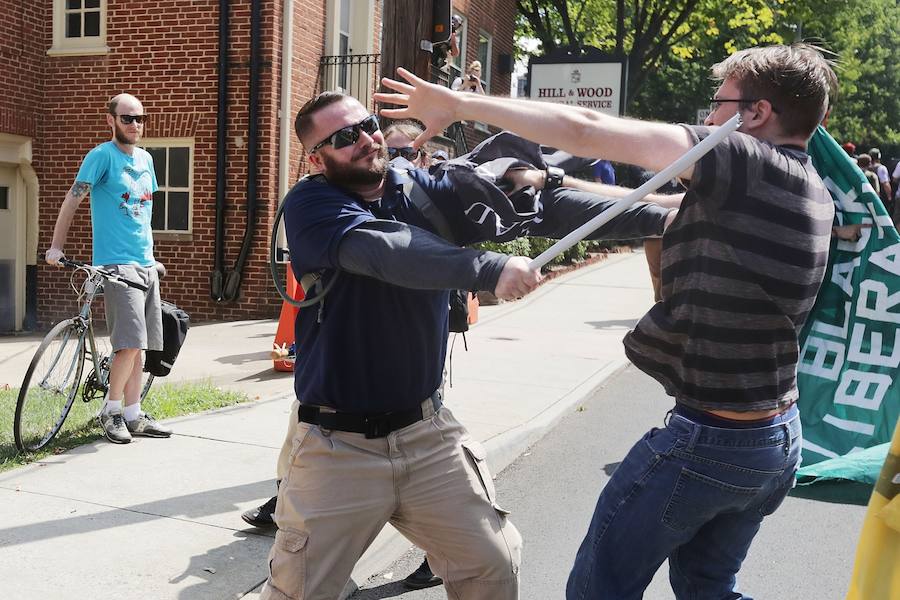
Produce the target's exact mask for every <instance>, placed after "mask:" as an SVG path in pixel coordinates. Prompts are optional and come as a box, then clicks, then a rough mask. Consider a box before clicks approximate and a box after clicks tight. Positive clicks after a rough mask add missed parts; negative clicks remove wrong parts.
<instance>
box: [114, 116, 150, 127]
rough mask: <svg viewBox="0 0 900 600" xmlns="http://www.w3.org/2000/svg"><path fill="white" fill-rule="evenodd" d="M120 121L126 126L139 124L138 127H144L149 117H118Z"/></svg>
mask: <svg viewBox="0 0 900 600" xmlns="http://www.w3.org/2000/svg"><path fill="white" fill-rule="evenodd" d="M117 116H118V117H119V120H120V121H122V123H124V124H125V125H131V124H132V123H137V124H138V125H143V124H144V121H145V120H146V119H147V115H117Z"/></svg>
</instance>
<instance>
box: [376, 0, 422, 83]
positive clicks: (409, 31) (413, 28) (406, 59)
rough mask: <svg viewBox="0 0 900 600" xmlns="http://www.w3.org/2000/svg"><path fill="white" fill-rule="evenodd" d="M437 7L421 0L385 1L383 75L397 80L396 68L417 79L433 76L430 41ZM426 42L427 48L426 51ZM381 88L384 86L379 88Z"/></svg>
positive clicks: (383, 17) (382, 43) (383, 16)
mask: <svg viewBox="0 0 900 600" xmlns="http://www.w3.org/2000/svg"><path fill="white" fill-rule="evenodd" d="M433 15H434V6H433V3H432V2H428V1H425V2H423V1H422V0H384V13H383V14H382V17H381V18H382V25H383V37H382V40H381V46H382V47H381V74H382V76H383V77H391V78H396V77H397V67H403V68H405V69H406V70H408V71H412V72H413V73H415V74H416V75H417V76H418V77H421V78H422V79H425V80H426V81H428V80H430V77H431V52H430V51H429V50H428V49H430V45H431V38H432V27H433ZM422 42H425V47H426V49H423V48H422V46H423V44H422ZM379 87H381V86H379Z"/></svg>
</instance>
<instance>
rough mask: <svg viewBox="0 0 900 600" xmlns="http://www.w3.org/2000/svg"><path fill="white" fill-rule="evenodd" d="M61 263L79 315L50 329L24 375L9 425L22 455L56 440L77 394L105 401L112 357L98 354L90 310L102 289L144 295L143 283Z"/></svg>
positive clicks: (87, 399)
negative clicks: (79, 280) (78, 305)
mask: <svg viewBox="0 0 900 600" xmlns="http://www.w3.org/2000/svg"><path fill="white" fill-rule="evenodd" d="M60 262H61V263H62V264H63V265H65V266H66V267H71V268H74V269H75V272H73V274H72V278H71V281H72V289H73V290H75V292H76V293H77V294H78V302H79V303H81V310H80V311H79V313H78V315H77V316H75V317H72V318H69V319H64V320H62V321H60V322H59V323H57V324H56V325H54V326H53V328H52V329H51V330H50V332H49V333H48V334H47V335H46V336H44V339H43V341H41V345H40V346H39V347H38V349H37V352H35V353H34V358H32V359H31V364H30V365H29V366H28V370H27V371H25V379H24V380H23V381H22V388H21V389H20V390H19V397H18V400H17V402H16V414H15V419H14V421H13V435H14V437H15V442H16V447H17V448H18V449H19V450H20V451H22V452H28V451H30V452H34V451H37V450H40V449H41V448H43V447H44V446H46V445H47V444H49V443H50V441H51V440H53V438H54V437H56V434H57V433H59V430H60V429H61V428H62V426H63V423H65V420H66V417H67V416H68V415H69V411H70V410H71V409H72V404H73V403H74V402H75V398H76V397H77V396H78V392H79V390H80V391H81V399H82V400H83V401H84V402H86V403H88V402H91V401H92V400H94V399H96V398H104V397H105V396H106V392H107V390H108V389H109V366H110V363H111V361H112V352H103V353H101V352H100V351H98V346H97V340H96V339H95V338H94V322H93V319H92V316H91V304H92V303H93V302H94V299H96V297H97V296H98V295H99V294H100V293H102V290H103V286H104V284H107V285H108V284H110V283H114V284H116V285H122V284H124V285H127V286H130V287H133V288H136V289H139V290H141V291H144V292H146V291H147V289H148V288H147V287H146V286H145V285H143V284H142V283H138V282H135V281H129V280H127V279H125V278H123V277H120V276H118V275H116V274H114V273H110V272H109V271H106V270H104V269H101V268H98V267H93V266H91V265H88V264H85V263H80V262H76V261H71V260H67V259H63V260H62V261H60ZM81 272H83V273H85V274H86V275H87V276H86V278H85V280H84V282H82V284H81V287H80V289H79V288H78V287H76V284H75V283H74V281H75V277H76V276H77V275H78V273H81ZM86 359H90V362H91V364H92V366H93V369H92V370H91V372H90V373H89V374H88V376H87V378H86V379H85V380H84V383H83V384H82V381H81V376H82V374H83V372H84V364H85V360H86ZM145 376H146V379H145V380H144V384H143V386H142V388H141V400H143V399H144V398H145V397H146V395H147V392H149V391H150V386H151V385H152V384H153V375H152V374H150V373H146V372H145ZM101 410H102V406H101Z"/></svg>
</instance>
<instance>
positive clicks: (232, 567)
mask: <svg viewBox="0 0 900 600" xmlns="http://www.w3.org/2000/svg"><path fill="white" fill-rule="evenodd" d="M234 537H235V540H234V541H233V542H231V543H229V544H226V545H224V546H219V547H218V548H210V549H209V550H208V551H207V552H204V553H203V554H196V555H194V556H192V557H191V558H190V560H189V562H188V564H187V566H186V567H185V569H184V571H183V572H182V573H180V574H179V575H176V576H175V577H173V578H172V579H169V581H168V582H169V583H170V584H177V583H180V582H182V581H185V580H187V579H199V581H197V582H196V583H194V584H193V585H191V586H190V587H187V588H184V589H182V590H180V591H179V593H178V598H181V599H183V600H198V599H201V598H203V599H206V598H233V597H235V590H238V589H241V590H242V591H243V592H244V593H249V592H250V591H251V590H254V589H256V588H257V587H259V586H260V585H261V584H262V583H263V582H264V581H265V580H266V577H268V574H269V570H268V564H267V563H266V560H265V554H262V555H260V560H259V561H258V562H257V563H256V564H255V565H253V564H252V563H251V564H250V565H248V563H247V561H246V560H237V558H242V559H245V558H246V557H247V556H252V555H254V554H256V553H257V552H258V550H257V551H254V550H253V548H252V547H251V548H250V549H248V548H246V545H247V544H248V542H253V541H255V540H253V539H250V538H251V537H252V536H250V535H248V534H247V533H246V532H243V531H236V532H235V533H234ZM248 568H249V570H252V571H256V573H255V574H254V573H252V572H251V573H248V572H247V571H248ZM248 578H249V579H252V581H249V582H248ZM244 593H239V594H237V597H242V596H243V595H244Z"/></svg>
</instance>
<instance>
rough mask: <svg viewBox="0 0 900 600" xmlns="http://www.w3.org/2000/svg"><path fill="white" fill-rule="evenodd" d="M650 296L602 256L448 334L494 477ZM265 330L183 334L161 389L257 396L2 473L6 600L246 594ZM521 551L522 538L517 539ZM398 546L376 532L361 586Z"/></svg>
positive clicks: (631, 267) (268, 382)
mask: <svg viewBox="0 0 900 600" xmlns="http://www.w3.org/2000/svg"><path fill="white" fill-rule="evenodd" d="M651 302H652V292H651V289H650V281H649V277H648V275H647V269H646V264H645V261H644V257H643V255H642V254H639V253H638V254H625V255H613V256H612V257H610V258H609V259H607V260H605V261H602V262H600V263H598V264H597V265H593V266H590V267H586V268H583V269H580V270H577V271H575V272H573V273H570V274H568V275H565V276H563V277H560V278H557V279H554V280H552V281H550V282H548V283H547V284H545V285H543V286H542V287H541V288H540V289H539V290H538V291H537V292H535V293H534V294H533V295H531V296H529V297H528V298H526V299H524V300H520V301H518V302H514V303H508V304H502V305H499V306H495V307H482V308H481V312H480V320H479V322H478V324H477V325H475V326H474V327H473V328H472V329H471V330H470V332H469V333H467V334H466V338H467V341H468V346H469V351H468V352H466V351H465V350H464V348H463V343H462V338H461V336H459V337H457V339H456V343H455V348H454V350H453V358H452V387H449V385H448V388H447V394H446V404H447V406H449V407H450V408H451V409H452V410H453V412H454V414H455V415H456V416H457V417H459V419H460V420H461V421H462V422H463V423H464V424H466V425H467V426H468V428H469V430H470V431H471V433H472V435H473V436H474V437H476V438H477V439H479V440H481V441H482V442H484V444H485V446H486V447H487V449H488V453H489V461H490V464H491V468H492V469H493V471H494V472H495V473H496V472H499V471H500V470H501V469H502V468H504V467H505V466H506V465H507V464H509V463H510V462H511V461H512V460H514V459H515V458H516V457H517V456H518V455H519V454H520V453H521V452H522V451H523V450H524V449H525V448H527V447H528V446H529V445H530V444H531V443H533V442H534V441H536V440H537V439H539V438H540V437H541V436H542V435H543V434H544V433H546V431H547V430H548V429H550V428H552V426H553V425H554V424H555V423H556V422H557V421H558V420H559V419H560V418H561V417H562V416H563V415H564V414H566V413H567V412H568V411H570V410H572V409H573V408H574V407H575V406H577V404H578V403H579V402H580V400H581V399H582V398H584V397H586V396H587V395H588V394H589V393H590V392H591V391H592V390H593V389H594V388H595V387H597V386H598V385H600V384H601V383H602V382H603V381H604V379H606V378H607V377H609V376H610V375H611V374H613V373H615V372H616V371H617V370H618V369H620V368H621V367H622V366H623V365H624V364H626V361H625V358H624V352H623V349H622V343H621V340H622V337H623V336H624V334H625V332H626V331H627V330H628V329H630V328H631V327H632V326H633V325H634V323H635V322H636V320H637V319H638V318H640V316H641V315H643V314H644V312H645V311H646V310H647V309H648V308H649V306H650V305H651ZM275 328H276V322H275V321H274V320H265V321H239V322H230V323H215V324H208V325H198V326H195V327H193V328H192V329H191V331H190V333H189V334H188V338H187V342H186V345H185V347H184V349H183V350H182V354H181V355H180V356H179V359H178V363H177V365H176V367H175V369H174V370H173V371H172V374H171V375H170V377H169V378H168V379H169V380H170V381H178V380H182V381H185V380H196V379H211V380H212V381H213V383H215V384H216V385H219V386H221V387H225V388H232V389H239V390H243V391H245V392H247V393H248V394H249V395H250V396H251V398H254V399H255V401H253V402H250V403H247V404H243V405H239V406H235V407H230V408H226V409H222V410H219V411H214V412H211V413H205V414H202V415H192V416H187V417H181V418H177V419H172V420H170V421H169V422H168V423H169V424H170V425H171V426H172V427H173V428H174V430H175V432H176V435H175V436H173V438H172V439H169V440H155V439H148V438H139V439H135V441H134V442H132V443H131V444H128V445H126V446H115V445H112V444H109V443H107V442H105V441H99V442H96V443H93V444H90V445H87V446H83V447H81V448H77V449H75V450H72V451H70V452H67V453H65V454H61V455H59V456H55V457H53V458H50V459H47V460H45V461H42V462H41V463H38V464H32V465H29V466H28V467H24V468H21V469H17V470H15V471H11V472H7V473H4V474H2V475H0V505H2V506H4V510H3V511H2V513H0V581H3V585H2V589H3V594H2V596H3V597H5V598H67V599H72V600H76V599H81V598H84V599H88V598H90V599H103V598H130V599H147V600H150V599H152V600H162V599H168V598H179V599H185V600H188V599H189V600H197V599H203V600H206V599H210V600H221V599H225V598H234V599H238V598H248V599H250V598H256V597H258V594H257V592H258V590H259V586H260V584H261V583H262V582H263V581H264V580H265V578H266V574H267V554H268V551H269V547H270V546H271V543H272V537H271V535H269V534H265V533H263V532H260V531H258V530H256V529H254V528H251V527H247V526H245V524H244V522H243V521H242V520H241V519H240V513H241V511H243V510H246V509H247V508H250V507H252V506H255V505H257V504H258V503H259V502H260V501H262V500H264V499H266V498H268V497H269V496H271V495H272V494H273V492H274V491H275V486H274V483H273V480H274V469H275V460H276V457H277V455H278V450H279V448H280V446H281V442H282V439H283V435H284V430H285V427H286V424H287V419H288V411H289V407H290V398H291V395H292V379H291V374H289V373H276V372H274V371H273V370H272V362H271V360H270V359H269V349H270V348H271V345H272V340H273V339H274V335H275ZM38 342H39V339H36V338H15V337H12V338H0V385H2V384H3V383H10V384H11V385H18V384H19V382H20V381H21V377H22V374H23V373H24V370H25V368H26V367H27V364H28V361H29V360H30V357H31V354H32V353H33V349H34V348H35V347H36V346H37V344H38ZM526 543H527V540H526ZM408 547H409V543H408V542H406V540H405V539H403V538H402V537H401V536H399V535H398V534H396V533H395V532H394V531H393V530H392V529H391V528H390V527H388V528H386V530H385V531H384V532H382V535H381V536H379V538H378V539H377V540H376V542H375V544H374V545H373V547H372V548H370V549H369V552H367V553H366V555H365V556H364V557H363V559H362V560H361V561H360V562H359V563H358V564H357V567H356V569H355V570H354V574H353V580H354V581H355V582H362V581H365V579H366V578H367V577H368V576H369V575H371V574H372V573H375V572H377V571H378V570H379V569H381V568H383V567H385V566H387V565H388V564H390V563H391V562H392V561H393V559H394V558H396V557H397V556H399V554H400V553H402V552H403V551H404V550H405V549H406V548H408Z"/></svg>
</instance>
